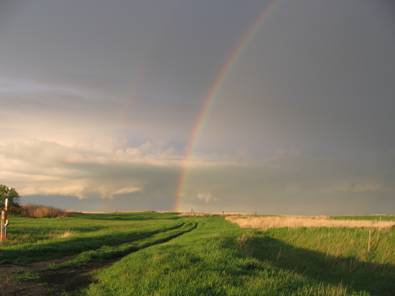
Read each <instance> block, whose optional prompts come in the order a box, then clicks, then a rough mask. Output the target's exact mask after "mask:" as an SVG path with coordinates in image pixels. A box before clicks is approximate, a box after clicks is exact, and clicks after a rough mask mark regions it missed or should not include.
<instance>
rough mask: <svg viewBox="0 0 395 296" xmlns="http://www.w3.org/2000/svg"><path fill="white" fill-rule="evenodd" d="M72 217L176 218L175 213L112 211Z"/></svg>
mask: <svg viewBox="0 0 395 296" xmlns="http://www.w3.org/2000/svg"><path fill="white" fill-rule="evenodd" d="M72 216H73V217H77V218H82V219H91V220H111V221H114V220H118V221H143V220H178V219H181V218H182V217H180V216H179V215H178V214H177V213H157V212H141V213H112V214H72Z"/></svg>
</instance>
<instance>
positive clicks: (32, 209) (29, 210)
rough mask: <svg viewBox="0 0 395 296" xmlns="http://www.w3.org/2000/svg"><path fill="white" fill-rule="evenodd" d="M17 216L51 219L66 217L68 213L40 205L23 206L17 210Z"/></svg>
mask: <svg viewBox="0 0 395 296" xmlns="http://www.w3.org/2000/svg"><path fill="white" fill-rule="evenodd" d="M18 212H19V214H20V215H21V216H25V217H31V218H44V217H46V218H53V217H66V216H68V214H69V213H68V212H66V211H64V210H61V209H57V208H52V207H46V206H41V205H23V206H21V207H20V208H19V211H18Z"/></svg>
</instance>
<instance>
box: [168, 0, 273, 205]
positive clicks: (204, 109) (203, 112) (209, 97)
mask: <svg viewBox="0 0 395 296" xmlns="http://www.w3.org/2000/svg"><path fill="white" fill-rule="evenodd" d="M275 2H276V0H269V1H268V3H267V4H266V5H265V6H264V8H263V9H262V11H261V12H260V14H259V15H258V16H257V17H256V18H255V19H254V21H253V22H252V23H251V24H250V25H249V26H248V28H247V30H246V31H245V32H244V34H243V35H242V36H241V38H240V39H239V40H238V42H237V43H236V44H235V45H234V46H233V47H232V48H231V50H230V51H229V53H228V55H227V58H226V59H225V63H224V64H223V65H222V67H221V68H220V70H219V71H218V74H217V75H216V78H215V79H214V81H213V82H212V84H211V86H210V88H209V89H208V91H207V94H206V96H205V98H204V100H203V103H202V106H201V108H200V111H199V112H198V114H197V116H196V119H195V124H194V125H193V128H192V131H191V133H190V137H189V139H188V142H187V145H186V148H185V151H184V154H183V158H182V161H181V171H180V175H179V178H178V182H177V188H176V198H175V205H174V207H173V208H174V210H175V211H177V210H178V209H179V205H180V200H181V195H182V192H183V190H184V187H185V180H186V177H187V171H188V163H189V161H190V160H191V157H192V155H193V149H194V147H195V145H196V142H197V140H198V138H199V135H200V134H201V132H202V130H203V127H204V123H205V119H206V117H207V115H208V113H209V112H210V109H211V107H212V105H213V102H214V100H215V98H216V97H217V94H218V93H219V91H220V90H221V87H222V85H223V82H224V81H225V79H226V77H227V73H229V72H230V71H231V68H232V66H233V65H234V64H235V63H236V61H237V60H238V58H239V57H240V55H241V53H242V51H243V49H244V48H246V47H247V45H248V44H249V43H250V41H251V40H252V39H253V36H254V35H255V33H256V32H257V31H258V29H259V27H260V26H261V25H262V23H263V21H264V19H265V18H266V16H268V15H269V14H270V12H271V11H272V9H273V6H274V3H275Z"/></svg>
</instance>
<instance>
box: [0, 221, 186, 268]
mask: <svg viewBox="0 0 395 296" xmlns="http://www.w3.org/2000/svg"><path fill="white" fill-rule="evenodd" d="M183 224H184V223H177V224H176V225H172V226H169V227H162V228H158V229H153V230H147V231H130V232H118V233H105V234H103V235H96V236H86V237H76V238H68V239H64V240H57V241H52V242H47V243H39V244H32V245H27V246H26V245H25V246H21V247H15V248H9V249H5V250H1V252H0V264H4V263H12V264H25V263H31V262H36V261H43V260H51V259H57V258H60V257H65V256H69V255H74V254H77V253H81V252H83V251H86V250H92V249H97V248H99V247H101V246H104V245H108V246H114V245H118V244H121V243H126V242H131V241H134V240H138V239H142V238H146V237H148V236H151V235H153V234H156V233H159V232H163V231H168V230H172V229H176V228H179V227H182V225H183Z"/></svg>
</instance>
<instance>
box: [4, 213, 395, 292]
mask: <svg viewBox="0 0 395 296" xmlns="http://www.w3.org/2000/svg"><path fill="white" fill-rule="evenodd" d="M302 218H304V219H305V222H304V223H307V222H306V221H308V220H310V219H316V222H317V221H319V223H318V224H317V225H315V226H313V227H312V226H311V225H299V224H298V223H299V222H300V221H299V220H298V219H302ZM238 219H239V220H248V219H258V220H259V219H260V220H261V221H263V220H265V219H267V217H266V216H262V217H259V216H258V217H256V216H250V217H248V216H235V215H233V216H228V217H223V216H215V215H213V216H210V215H206V216H204V215H202V216H183V215H179V214H177V213H154V212H145V213H122V214H119V213H116V214H73V215H71V216H69V217H62V218H22V217H11V219H10V222H11V224H10V227H9V240H8V241H7V242H6V243H3V244H2V245H1V246H0V286H1V289H0V294H1V295H395V228H394V227H393V226H392V225H393V223H394V222H395V217H391V216H385V217H376V216H368V217H334V218H328V217H318V218H317V217H313V218H312V217H300V218H297V219H296V220H298V221H297V222H298V223H296V224H295V221H294V225H291V224H285V225H284V224H281V223H283V222H284V221H283V222H281V223H280V222H278V221H279V220H278V218H276V219H277V220H278V221H277V220H276V221H277V224H276V225H274V224H273V223H274V222H273V218H272V221H271V223H272V224H273V225H271V226H270V227H266V226H267V225H266V226H263V227H262V225H260V226H259V225H258V224H259V223H258V222H256V220H253V221H255V222H254V223H255V224H254V225H252V224H250V225H248V223H244V224H242V223H240V221H237V220H238ZM306 219H307V220H306ZM320 219H321V220H327V222H326V223H332V224H333V225H332V224H331V225H323V224H320V223H323V222H322V221H321V220H320ZM336 221H340V222H336ZM344 221H349V222H348V223H350V224H349V225H352V227H348V226H347V225H344V224H341V223H345V222H344ZM369 221H370V222H369ZM266 222H267V221H266ZM310 222H311V221H310ZM384 222H385V223H384ZM262 223H263V222H262ZM284 223H285V222H284ZM287 223H290V221H288V222H287ZM372 223H373V224H372ZM383 223H384V224H383ZM391 223H392V224H391ZM239 224H240V225H242V226H243V227H240V226H239ZM257 225H258V226H257ZM377 225H380V227H378V226H377Z"/></svg>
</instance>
